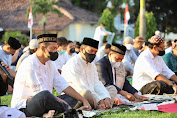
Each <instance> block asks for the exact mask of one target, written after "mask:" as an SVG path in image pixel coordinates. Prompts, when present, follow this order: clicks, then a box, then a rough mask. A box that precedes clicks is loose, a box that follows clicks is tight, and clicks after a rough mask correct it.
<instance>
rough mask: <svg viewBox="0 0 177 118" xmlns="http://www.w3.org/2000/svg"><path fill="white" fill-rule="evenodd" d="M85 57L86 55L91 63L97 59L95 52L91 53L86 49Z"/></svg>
mask: <svg viewBox="0 0 177 118" xmlns="http://www.w3.org/2000/svg"><path fill="white" fill-rule="evenodd" d="M84 55H85V57H86V60H87V61H88V62H89V63H91V62H92V61H93V60H94V59H95V56H96V55H95V54H89V53H87V52H86V51H85V54H84Z"/></svg>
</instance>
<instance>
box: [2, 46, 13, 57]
mask: <svg viewBox="0 0 177 118" xmlns="http://www.w3.org/2000/svg"><path fill="white" fill-rule="evenodd" d="M3 46H4V45H1V47H0V48H1V49H2V51H3V53H4V54H6V55H11V54H7V53H6V52H5V51H4V50H3Z"/></svg>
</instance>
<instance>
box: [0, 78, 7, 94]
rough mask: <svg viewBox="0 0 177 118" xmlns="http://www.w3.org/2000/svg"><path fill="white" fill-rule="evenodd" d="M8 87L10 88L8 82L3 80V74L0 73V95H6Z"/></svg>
mask: <svg viewBox="0 0 177 118" xmlns="http://www.w3.org/2000/svg"><path fill="white" fill-rule="evenodd" d="M7 89H8V84H7V83H4V82H3V80H2V78H1V75H0V96H3V95H5V94H6V92H7Z"/></svg>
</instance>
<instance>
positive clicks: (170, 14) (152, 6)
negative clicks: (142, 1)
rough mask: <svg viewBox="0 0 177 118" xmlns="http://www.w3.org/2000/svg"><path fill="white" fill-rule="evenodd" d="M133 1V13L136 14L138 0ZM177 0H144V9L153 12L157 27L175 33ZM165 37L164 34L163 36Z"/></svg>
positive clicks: (176, 28) (176, 26)
mask: <svg viewBox="0 0 177 118" xmlns="http://www.w3.org/2000/svg"><path fill="white" fill-rule="evenodd" d="M134 1H135V13H136V14H135V15H136V16H138V14H137V13H138V12H139V7H140V6H139V0H134ZM176 5H177V0H146V10H147V11H148V12H151V11H152V12H153V13H154V17H155V18H156V21H157V28H158V30H160V31H161V32H164V33H165V34H167V33H169V32H173V33H177V22H176V19H177V9H176ZM164 37H165V36H164Z"/></svg>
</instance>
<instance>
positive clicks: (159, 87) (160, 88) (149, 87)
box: [140, 81, 174, 95]
mask: <svg viewBox="0 0 177 118" xmlns="http://www.w3.org/2000/svg"><path fill="white" fill-rule="evenodd" d="M140 92H141V93H142V94H143V95H144V94H155V95H163V93H167V94H173V93H174V90H173V88H172V87H171V86H169V85H167V84H166V83H165V82H163V81H153V82H151V83H148V84H146V85H144V86H143V87H142V88H141V89H140Z"/></svg>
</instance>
